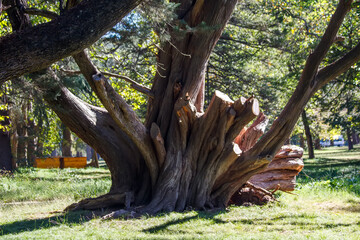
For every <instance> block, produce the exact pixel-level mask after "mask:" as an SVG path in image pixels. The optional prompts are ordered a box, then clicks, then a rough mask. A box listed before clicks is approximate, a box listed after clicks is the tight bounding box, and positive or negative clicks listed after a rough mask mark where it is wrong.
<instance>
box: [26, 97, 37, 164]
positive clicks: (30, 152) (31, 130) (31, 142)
mask: <svg viewBox="0 0 360 240" xmlns="http://www.w3.org/2000/svg"><path fill="white" fill-rule="evenodd" d="M31 107H32V106H31V103H29V104H28V110H29V111H31ZM27 125H28V126H27V133H28V137H27V161H28V166H33V165H34V162H35V147H36V145H35V135H36V126H35V121H34V119H33V118H29V117H28V120H27Z"/></svg>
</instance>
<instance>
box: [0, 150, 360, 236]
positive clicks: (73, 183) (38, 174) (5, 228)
mask: <svg viewBox="0 0 360 240" xmlns="http://www.w3.org/2000/svg"><path fill="white" fill-rule="evenodd" d="M315 154H316V157H317V158H316V159H314V160H307V159H305V169H304V173H302V174H301V175H300V176H299V184H298V188H297V190H296V191H295V192H294V193H295V195H292V194H286V193H280V194H279V198H278V200H279V202H277V203H274V204H269V205H267V206H262V207H259V206H252V207H234V206H231V207H229V209H227V210H226V211H219V212H198V211H189V212H185V213H167V214H160V215H157V216H143V217H141V218H140V219H128V220H126V219H116V220H106V221H105V220H101V219H100V217H101V216H102V215H104V214H105V213H107V211H108V210H103V211H96V212H90V211H78V212H71V213H66V214H64V213H62V212H61V210H62V209H64V208H65V207H66V206H67V205H69V204H71V203H73V202H74V201H77V200H79V199H82V198H85V197H94V196H98V195H100V194H103V193H106V192H107V191H108V189H109V188H110V184H111V181H110V176H109V173H108V171H107V170H106V169H104V168H100V169H94V168H89V169H81V170H74V169H64V170H58V169H51V170H39V169H21V170H20V171H19V172H17V173H16V174H15V175H14V176H11V177H3V178H1V179H0V239H359V238H360V237H359V236H360V191H359V185H360V177H359V175H360V173H359V171H360V164H359V161H360V147H359V146H358V147H357V148H356V149H355V150H354V151H351V152H348V151H347V150H346V148H327V149H324V150H321V151H318V152H316V153H315Z"/></svg>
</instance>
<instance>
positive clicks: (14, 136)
mask: <svg viewBox="0 0 360 240" xmlns="http://www.w3.org/2000/svg"><path fill="white" fill-rule="evenodd" d="M10 145H11V154H12V168H13V169H16V168H17V146H18V137H17V131H16V129H11V131H10Z"/></svg>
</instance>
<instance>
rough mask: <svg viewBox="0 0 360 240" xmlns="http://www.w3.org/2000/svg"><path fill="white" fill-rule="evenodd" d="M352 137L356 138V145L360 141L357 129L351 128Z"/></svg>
mask: <svg viewBox="0 0 360 240" xmlns="http://www.w3.org/2000/svg"><path fill="white" fill-rule="evenodd" d="M351 135H352V139H353V140H354V145H355V144H359V143H360V139H359V134H356V131H355V129H354V128H353V129H352V130H351Z"/></svg>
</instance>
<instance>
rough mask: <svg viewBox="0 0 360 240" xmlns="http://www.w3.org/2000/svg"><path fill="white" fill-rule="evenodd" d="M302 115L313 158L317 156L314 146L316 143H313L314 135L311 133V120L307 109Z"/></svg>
mask: <svg viewBox="0 0 360 240" xmlns="http://www.w3.org/2000/svg"><path fill="white" fill-rule="evenodd" d="M301 117H302V122H303V124H304V129H305V135H306V141H307V146H308V153H309V159H313V158H315V153H314V147H313V146H314V144H313V140H312V135H311V131H310V126H309V120H308V118H307V116H306V111H305V110H304V111H303V112H302V113H301Z"/></svg>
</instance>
